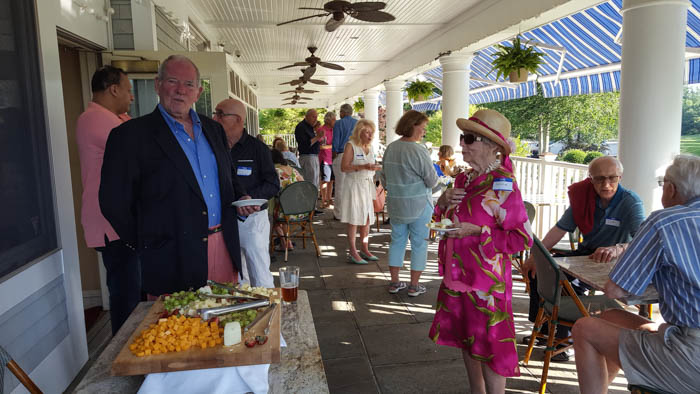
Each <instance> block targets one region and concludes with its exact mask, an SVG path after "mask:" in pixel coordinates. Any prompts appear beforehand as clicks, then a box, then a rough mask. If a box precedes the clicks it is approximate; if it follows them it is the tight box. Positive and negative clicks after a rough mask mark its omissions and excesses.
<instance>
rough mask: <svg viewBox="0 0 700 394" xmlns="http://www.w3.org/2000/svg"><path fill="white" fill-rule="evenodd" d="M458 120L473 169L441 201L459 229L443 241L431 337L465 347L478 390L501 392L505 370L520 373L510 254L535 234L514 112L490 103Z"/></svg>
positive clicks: (438, 216) (440, 208) (440, 214)
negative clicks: (513, 156)
mask: <svg viewBox="0 0 700 394" xmlns="http://www.w3.org/2000/svg"><path fill="white" fill-rule="evenodd" d="M457 126H458V127H459V128H460V129H461V130H462V131H463V134H462V135H461V136H460V145H461V147H462V156H463V157H464V161H466V162H467V163H469V165H470V166H471V170H469V171H467V172H465V173H462V174H460V175H458V176H457V178H456V179H455V187H454V188H453V189H448V190H447V191H445V193H444V194H443V195H442V196H440V199H439V200H438V203H437V206H436V207H435V220H436V221H440V220H442V219H444V218H449V219H451V220H452V222H453V227H455V228H456V229H457V230H454V231H451V232H448V238H447V239H446V240H442V241H440V245H439V253H438V257H439V261H438V262H439V270H440V274H441V275H442V276H443V281H442V284H441V286H440V291H439V293H438V300H437V311H436V313H435V318H434V320H433V325H432V327H431V328H430V337H431V338H432V339H433V341H435V342H436V343H438V344H441V345H447V346H454V347H458V348H461V349H462V356H463V358H464V364H465V365H466V367H467V374H468V375H469V382H470V388H471V391H472V393H475V392H478V393H482V392H489V393H492V392H501V393H502V392H503V391H504V390H505V384H506V377H510V376H518V375H519V374H520V372H519V370H518V353H517V349H516V341H515V326H514V323H513V308H512V306H511V296H512V278H511V269H510V267H511V262H510V255H512V254H514V253H517V252H519V251H521V250H524V249H526V248H528V247H529V246H530V245H532V235H531V233H530V229H529V222H528V218H527V212H526V210H525V207H524V206H523V200H522V197H521V195H520V191H519V189H518V185H517V184H516V182H515V179H514V177H513V167H512V163H511V161H510V159H509V158H508V155H509V154H510V152H511V146H510V144H509V141H508V137H510V122H509V121H508V119H506V118H505V117H504V116H503V115H501V114H500V113H499V112H497V111H493V110H488V109H486V110H479V111H477V112H476V113H474V116H472V117H471V118H469V119H457Z"/></svg>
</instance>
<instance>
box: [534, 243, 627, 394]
mask: <svg viewBox="0 0 700 394" xmlns="http://www.w3.org/2000/svg"><path fill="white" fill-rule="evenodd" d="M533 238H534V239H533V241H534V245H533V247H532V249H531V251H530V252H531V253H532V256H533V257H534V259H535V267H536V268H537V293H539V296H540V307H539V310H538V311H537V318H536V319H535V323H534V326H533V328H532V335H530V343H529V344H528V348H527V352H526V353H525V359H524V360H523V362H524V364H525V365H527V363H528V362H529V361H530V355H531V354H532V348H533V346H534V344H535V340H536V339H537V338H547V347H546V348H545V353H544V367H543V368H542V380H541V382H540V393H542V394H543V393H544V391H545V387H546V386H547V373H548V371H549V362H550V360H551V358H552V356H554V355H557V354H559V353H561V352H564V351H566V350H567V349H568V348H570V347H571V346H572V345H571V344H569V340H570V339H571V337H570V336H569V337H566V338H561V339H559V338H557V339H556V341H555V338H554V333H555V332H556V330H557V326H559V325H564V326H567V327H572V326H573V325H574V323H576V320H578V319H580V318H582V317H585V316H589V315H588V310H587V308H586V307H584V305H589V306H590V305H591V304H593V305H598V306H600V308H601V310H605V309H611V308H618V309H619V308H620V305H619V304H618V303H617V302H615V301H613V300H610V299H609V298H608V297H607V296H605V295H598V296H582V297H579V296H578V295H576V293H575V292H574V290H573V288H572V287H571V284H570V283H569V281H568V280H567V279H566V276H564V275H562V274H561V270H560V269H559V265H557V263H556V262H555V261H554V259H553V258H552V255H551V254H549V252H548V251H547V249H545V247H544V246H543V245H542V242H540V240H539V239H537V237H533ZM562 287H563V288H564V289H566V292H567V293H568V295H569V297H562V296H561V290H562ZM544 323H547V325H548V334H547V335H545V334H541V333H540V329H541V328H542V325H543V324H544ZM563 344H567V345H568V346H563V347H561V348H557V347H558V346H559V345H563Z"/></svg>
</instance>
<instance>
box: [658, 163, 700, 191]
mask: <svg viewBox="0 0 700 394" xmlns="http://www.w3.org/2000/svg"><path fill="white" fill-rule="evenodd" d="M666 177H667V178H669V179H670V180H671V182H673V185H674V186H676V190H678V194H679V195H680V197H681V198H683V199H684V200H685V201H690V200H692V199H694V198H695V197H700V157H697V156H692V155H678V156H676V157H675V158H674V159H673V163H671V165H670V166H669V167H668V168H667V169H666Z"/></svg>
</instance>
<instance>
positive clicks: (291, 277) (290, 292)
mask: <svg viewBox="0 0 700 394" xmlns="http://www.w3.org/2000/svg"><path fill="white" fill-rule="evenodd" d="M280 287H281V288H282V301H283V302H284V303H285V304H295V303H296V302H297V295H298V293H299V267H297V266H293V265H290V266H287V267H281V268H280Z"/></svg>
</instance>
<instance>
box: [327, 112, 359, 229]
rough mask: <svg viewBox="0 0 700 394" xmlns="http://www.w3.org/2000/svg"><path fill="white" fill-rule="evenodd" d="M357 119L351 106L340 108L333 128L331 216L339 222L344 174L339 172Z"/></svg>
mask: <svg viewBox="0 0 700 394" xmlns="http://www.w3.org/2000/svg"><path fill="white" fill-rule="evenodd" d="M356 123H357V119H355V118H353V117H352V105H350V104H347V103H345V104H343V105H341V106H340V120H339V121H337V122H335V126H333V174H334V175H335V198H334V201H333V216H334V217H335V218H336V219H338V220H340V199H341V195H342V190H343V179H345V173H343V171H341V170H340V162H341V160H342V158H343V152H344V151H345V145H346V144H347V143H348V140H349V139H350V136H351V135H352V131H353V130H354V129H355V124H356Z"/></svg>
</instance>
